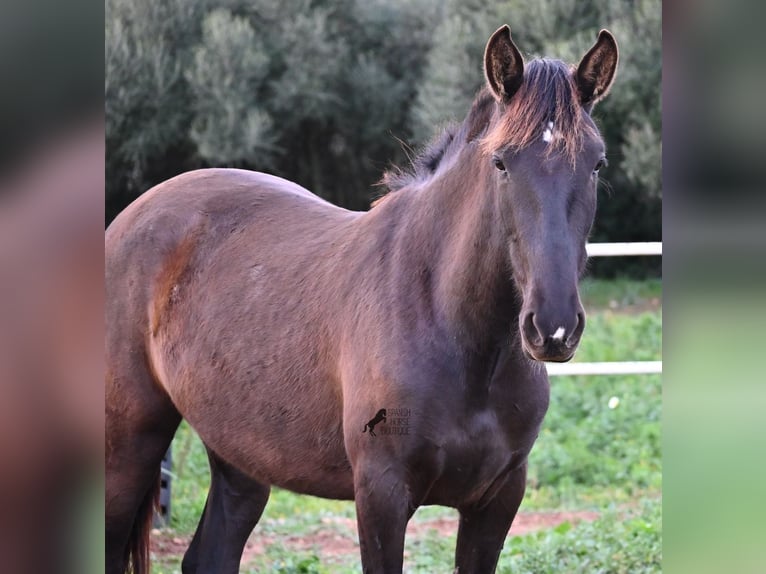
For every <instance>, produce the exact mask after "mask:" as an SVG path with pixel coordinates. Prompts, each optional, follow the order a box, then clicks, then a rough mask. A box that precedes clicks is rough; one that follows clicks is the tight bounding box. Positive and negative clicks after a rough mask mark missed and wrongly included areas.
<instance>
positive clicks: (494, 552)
mask: <svg viewBox="0 0 766 574" xmlns="http://www.w3.org/2000/svg"><path fill="white" fill-rule="evenodd" d="M526 478H527V465H526V463H524V465H523V466H522V467H520V468H519V469H517V470H515V471H514V472H513V473H512V475H511V476H510V477H509V478H508V481H507V482H506V484H505V486H503V488H502V489H501V490H500V492H498V494H497V496H496V497H495V498H494V499H493V500H492V501H491V502H490V503H489V504H488V505H487V506H485V507H483V508H481V509H461V510H460V527H459V529H458V533H457V549H456V551H455V574H491V573H492V572H494V571H495V568H496V567H497V560H498V558H499V556H500V551H501V550H502V549H503V543H504V542H505V539H506V537H507V536H508V530H510V528H511V523H512V522H513V519H514V517H515V516H516V511H517V510H518V509H519V505H520V504H521V499H522V498H523V497H524V489H525V487H526Z"/></svg>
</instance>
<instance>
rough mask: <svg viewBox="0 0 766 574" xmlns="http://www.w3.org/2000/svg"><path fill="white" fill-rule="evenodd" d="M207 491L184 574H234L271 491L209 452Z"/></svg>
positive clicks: (186, 557)
mask: <svg viewBox="0 0 766 574" xmlns="http://www.w3.org/2000/svg"><path fill="white" fill-rule="evenodd" d="M208 458H209V459H210V473H211V482H210V491H209V492H208V495H207V502H206V503H205V510H204V511H203V513H202V518H201V519H200V522H199V525H198V526H197V531H196V532H195V533H194V538H193V539H192V542H191V545H190V546H189V549H188V550H187V551H186V554H185V555H184V559H183V564H182V567H181V569H182V571H183V573H184V574H196V573H202V572H216V573H218V574H227V573H231V574H236V573H237V572H239V563H240V560H241V559H242V551H243V550H244V548H245V543H246V542H247V538H248V537H249V536H250V533H251V532H252V531H253V528H255V525H256V523H257V522H258V520H259V519H260V517H261V514H262V513H263V509H264V508H265V507H266V502H267V501H268V499H269V491H270V488H269V486H268V485H264V484H261V483H260V482H257V481H256V480H254V479H252V478H250V477H249V476H247V475H245V474H243V473H242V472H240V471H239V470H237V469H236V468H234V467H233V466H231V465H229V464H228V463H226V462H224V461H222V460H221V459H220V458H218V457H217V456H216V455H215V454H214V453H212V452H210V451H208Z"/></svg>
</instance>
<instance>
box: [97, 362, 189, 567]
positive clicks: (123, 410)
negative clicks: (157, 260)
mask: <svg viewBox="0 0 766 574" xmlns="http://www.w3.org/2000/svg"><path fill="white" fill-rule="evenodd" d="M126 348H127V347H126ZM136 356H141V357H142V356H143V355H142V354H141V353H131V352H130V351H127V352H125V353H122V357H123V359H124V360H123V361H122V362H121V361H120V360H119V358H116V357H114V356H112V357H110V356H109V354H108V356H107V361H108V365H109V375H108V376H107V381H106V411H107V416H106V461H105V462H106V497H105V504H106V508H105V521H106V524H105V527H106V533H105V534H106V536H105V538H106V540H105V542H106V557H105V558H106V572H107V574H122V573H123V572H125V571H126V570H127V568H128V561H129V560H130V561H131V562H132V564H133V572H134V573H135V574H145V573H146V572H148V567H149V565H148V555H149V533H150V531H151V520H152V513H153V506H154V505H153V502H154V498H155V496H156V494H157V493H158V492H159V484H160V483H159V478H160V477H159V473H160V469H161V464H162V457H163V456H164V454H165V452H166V451H167V449H168V446H169V445H170V442H171V440H172V439H173V435H174V434H175V431H176V428H177V427H178V424H179V422H180V421H181V416H180V415H179V414H178V411H177V410H176V409H175V407H174V406H173V404H172V403H171V401H170V399H169V398H168V397H167V395H165V393H164V392H163V391H162V390H160V389H159V387H158V386H157V384H156V383H155V381H154V380H153V378H152V376H151V374H150V373H149V371H148V369H147V368H146V366H145V363H144V361H143V360H138V359H137V360H129V357H130V358H132V357H136ZM112 358H114V360H110V359H112Z"/></svg>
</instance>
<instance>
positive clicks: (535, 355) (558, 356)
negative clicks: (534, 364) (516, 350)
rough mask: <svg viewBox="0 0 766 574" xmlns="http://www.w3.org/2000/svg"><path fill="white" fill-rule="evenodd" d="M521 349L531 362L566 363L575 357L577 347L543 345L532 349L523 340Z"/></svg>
mask: <svg viewBox="0 0 766 574" xmlns="http://www.w3.org/2000/svg"><path fill="white" fill-rule="evenodd" d="M521 348H522V350H523V351H524V354H525V355H526V356H527V358H529V359H532V360H533V361H539V362H545V363H566V362H567V361H570V360H571V359H572V357H574V355H575V350H576V349H577V345H575V346H574V347H568V346H566V345H550V344H548V345H543V346H542V347H533V346H532V345H529V344H527V342H526V341H524V340H523V337H522V343H521Z"/></svg>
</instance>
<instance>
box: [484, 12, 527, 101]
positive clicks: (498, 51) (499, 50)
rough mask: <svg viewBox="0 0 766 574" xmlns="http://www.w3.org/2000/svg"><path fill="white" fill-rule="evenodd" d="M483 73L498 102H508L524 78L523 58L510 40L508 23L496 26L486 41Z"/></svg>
mask: <svg viewBox="0 0 766 574" xmlns="http://www.w3.org/2000/svg"><path fill="white" fill-rule="evenodd" d="M484 75H485V76H486V77H487V84H488V85H489V89H490V91H491V92H492V94H493V95H494V96H495V99H497V100H498V101H500V102H508V101H509V100H510V99H511V98H512V97H513V94H515V93H516V90H518V89H519V87H520V86H521V82H522V81H523V80H524V60H523V58H522V57H521V52H519V49H518V48H517V47H516V44H514V43H513V40H511V29H510V28H509V27H508V25H504V26H501V27H500V28H498V29H497V31H496V32H495V33H494V34H492V36H491V37H490V39H489V41H488V42H487V48H486V49H485V50H484Z"/></svg>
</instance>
